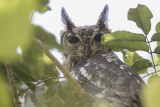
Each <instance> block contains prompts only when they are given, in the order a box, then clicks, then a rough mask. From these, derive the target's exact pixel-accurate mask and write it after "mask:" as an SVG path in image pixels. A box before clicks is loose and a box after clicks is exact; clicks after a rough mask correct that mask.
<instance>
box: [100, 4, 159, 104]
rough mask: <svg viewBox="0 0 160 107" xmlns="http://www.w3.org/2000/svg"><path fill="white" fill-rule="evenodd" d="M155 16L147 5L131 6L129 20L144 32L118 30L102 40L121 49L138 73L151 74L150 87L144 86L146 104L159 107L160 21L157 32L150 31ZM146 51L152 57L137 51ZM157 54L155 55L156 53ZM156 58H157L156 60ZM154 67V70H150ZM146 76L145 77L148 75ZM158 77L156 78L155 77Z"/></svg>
mask: <svg viewBox="0 0 160 107" xmlns="http://www.w3.org/2000/svg"><path fill="white" fill-rule="evenodd" d="M152 17H153V15H152V13H151V11H150V10H149V8H148V7H146V6H145V5H140V4H139V5H138V6H137V8H131V9H130V10H129V12H128V20H131V21H134V22H135V23H136V25H137V27H139V28H140V29H141V30H142V31H143V33H144V34H136V33H131V32H129V31H116V32H113V33H109V34H105V35H103V37H102V42H103V43H104V45H105V46H106V47H107V48H112V49H113V50H115V51H121V52H122V54H123V59H124V61H125V63H126V64H128V65H129V66H131V67H132V68H133V69H134V70H135V71H136V72H137V73H138V74H146V76H150V75H152V76H150V79H149V80H150V81H151V80H152V81H151V82H150V83H149V86H148V87H144V92H143V93H142V94H143V96H144V105H145V107H151V106H152V107H159V105H160V103H159V101H158V99H159V98H160V95H159V94H158V93H159V90H160V87H159V85H158V84H160V81H159V76H157V75H158V72H159V71H160V70H159V68H158V66H159V64H160V57H159V54H160V46H159V41H160V32H159V31H160V22H159V23H158V24H157V25H156V31H157V32H156V33H155V34H153V36H151V40H150V38H149V36H148V33H149V32H150V30H151V21H150V20H151V18H152ZM152 42H156V43H157V47H155V49H154V51H152V47H151V43H152ZM139 50H140V51H145V52H147V53H148V54H149V55H150V56H151V59H150V60H149V59H144V58H143V57H142V56H143V55H141V56H139V54H137V52H136V51H139ZM154 54H155V55H156V56H157V57H156V56H155V55H154ZM155 59H156V60H155ZM150 67H152V68H153V69H154V71H153V72H151V71H148V68H150ZM146 76H144V77H146ZM155 77H156V78H155ZM152 78H154V80H153V79H152Z"/></svg>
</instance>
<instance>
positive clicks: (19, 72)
mask: <svg viewBox="0 0 160 107" xmlns="http://www.w3.org/2000/svg"><path fill="white" fill-rule="evenodd" d="M12 70H13V72H14V74H15V75H16V77H17V78H19V79H20V80H21V81H23V82H24V83H25V84H26V85H27V86H28V87H30V86H32V85H34V84H33V83H32V82H35V81H36V80H35V79H34V78H33V77H32V76H31V75H30V74H29V73H28V72H27V71H28V67H27V66H25V65H23V64H15V63H14V65H12ZM26 70H27V71H26ZM31 90H32V91H33V90H35V87H32V88H31Z"/></svg>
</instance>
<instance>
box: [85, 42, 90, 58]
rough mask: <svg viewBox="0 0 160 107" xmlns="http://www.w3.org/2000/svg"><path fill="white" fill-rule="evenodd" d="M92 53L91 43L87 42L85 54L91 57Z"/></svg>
mask: <svg viewBox="0 0 160 107" xmlns="http://www.w3.org/2000/svg"><path fill="white" fill-rule="evenodd" d="M90 54H91V49H90V45H89V44H88V43H86V44H85V45H84V55H85V56H86V57H89V56H90Z"/></svg>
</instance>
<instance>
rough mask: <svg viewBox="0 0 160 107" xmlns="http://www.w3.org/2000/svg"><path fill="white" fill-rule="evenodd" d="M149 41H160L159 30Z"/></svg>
mask: <svg viewBox="0 0 160 107" xmlns="http://www.w3.org/2000/svg"><path fill="white" fill-rule="evenodd" d="M151 41H160V32H158V33H155V34H154V35H153V36H152V38H151Z"/></svg>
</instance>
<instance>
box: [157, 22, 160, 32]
mask: <svg viewBox="0 0 160 107" xmlns="http://www.w3.org/2000/svg"><path fill="white" fill-rule="evenodd" d="M156 31H157V32H160V22H159V23H157V25H156Z"/></svg>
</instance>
